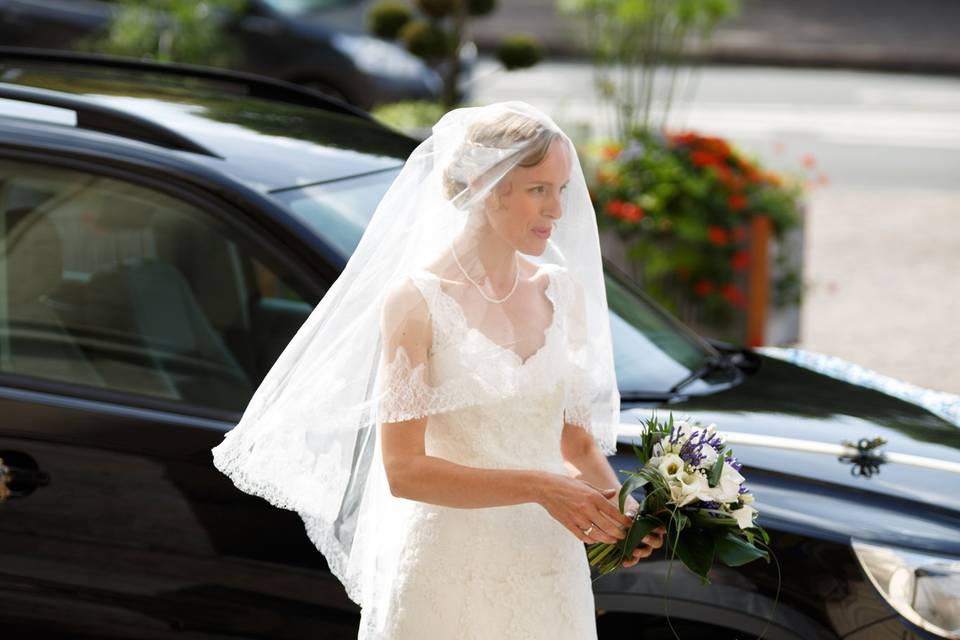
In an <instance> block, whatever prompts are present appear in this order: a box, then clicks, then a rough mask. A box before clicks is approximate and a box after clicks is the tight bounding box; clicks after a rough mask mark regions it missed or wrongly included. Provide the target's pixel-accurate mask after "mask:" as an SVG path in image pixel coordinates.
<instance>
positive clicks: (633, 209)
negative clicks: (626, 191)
mask: <svg viewBox="0 0 960 640" xmlns="http://www.w3.org/2000/svg"><path fill="white" fill-rule="evenodd" d="M620 215H621V216H623V219H624V220H627V221H629V222H640V221H641V220H643V216H644V211H643V209H642V208H641V207H639V206H637V205H635V204H634V203H632V202H625V203H623V207H622V208H621V209H620Z"/></svg>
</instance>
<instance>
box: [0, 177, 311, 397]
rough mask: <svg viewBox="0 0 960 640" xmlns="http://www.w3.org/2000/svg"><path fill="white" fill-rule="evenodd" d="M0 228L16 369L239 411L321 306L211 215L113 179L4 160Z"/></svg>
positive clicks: (3, 324) (1, 317) (11, 361)
mask: <svg viewBox="0 0 960 640" xmlns="http://www.w3.org/2000/svg"><path fill="white" fill-rule="evenodd" d="M0 236H2V239H3V246H4V247H5V250H4V252H3V253H2V255H0V371H3V372H4V373H8V374H17V375H22V376H31V377H39V378H43V379H47V380H55V381H58V382H67V383H74V384H78V385H84V386H91V387H100V388H108V389H111V390H114V391H122V392H127V393H131V394H140V395H144V396H151V397H155V398H164V399H168V400H172V401H177V402H183V403H190V404H195V405H201V406H206V407H210V408H215V409H222V410H230V411H240V410H242V409H243V407H244V406H246V403H247V402H248V401H249V397H250V395H251V394H252V392H253V389H255V388H256V385H257V384H259V381H260V380H261V379H262V378H263V375H265V373H266V371H267V370H268V369H269V367H270V365H271V364H272V363H273V361H274V360H275V359H276V357H277V356H278V355H279V353H280V351H281V350H282V348H283V346H284V345H285V344H286V343H287V342H289V339H290V338H291V337H292V336H293V334H294V333H295V332H296V330H297V329H298V328H299V326H300V325H301V324H302V323H303V321H304V320H305V319H306V317H307V316H308V315H309V313H310V311H311V310H312V308H313V304H314V303H315V301H312V300H305V299H303V298H302V297H301V296H300V295H298V294H297V287H296V286H295V284H294V281H293V280H292V279H291V278H289V277H288V276H287V275H286V274H284V273H282V272H280V271H278V270H277V269H276V268H274V267H271V266H268V264H269V262H268V261H267V260H265V259H262V258H261V257H260V256H256V257H254V256H253V255H252V253H253V252H252V250H251V249H250V248H249V247H248V245H247V243H245V242H241V241H240V240H239V239H238V238H234V237H233V236H234V234H233V233H232V232H231V231H230V229H229V228H226V227H225V226H224V225H223V223H221V222H219V221H218V220H217V219H215V218H214V217H213V216H211V215H209V214H208V213H207V212H206V211H203V210H201V209H199V208H197V207H195V206H193V205H191V204H188V203H185V202H182V201H180V200H177V199H174V198H171V197H169V196H167V195H164V194H161V193H158V192H154V191H151V190H148V189H144V188H142V187H139V186H137V185H133V184H129V183H126V182H123V181H119V180H115V179H111V178H107V177H102V176H97V175H92V174H87V173H83V172H78V171H72V170H65V169H59V168H52V167H45V166H40V165H36V164H31V163H21V162H13V161H6V160H0ZM300 290H303V288H302V287H300Z"/></svg>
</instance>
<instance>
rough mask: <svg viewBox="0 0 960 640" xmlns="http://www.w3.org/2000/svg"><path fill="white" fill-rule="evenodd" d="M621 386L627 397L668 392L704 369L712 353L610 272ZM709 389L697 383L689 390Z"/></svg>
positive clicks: (609, 297) (607, 277)
mask: <svg viewBox="0 0 960 640" xmlns="http://www.w3.org/2000/svg"><path fill="white" fill-rule="evenodd" d="M604 278H605V280H606V287H607V304H608V305H609V307H610V331H611V336H612V338H613V358H614V364H615V366H616V371H617V382H618V384H619V386H620V390H621V391H622V392H629V391H653V392H662V391H666V390H667V389H669V388H670V387H671V386H672V385H673V383H674V382H676V381H677V380H679V379H681V378H683V377H684V376H685V375H687V374H688V373H689V372H690V371H691V370H693V369H695V368H697V367H699V366H700V365H701V364H702V363H703V359H704V357H705V356H706V354H707V351H706V350H705V348H704V347H703V345H701V344H700V343H699V342H696V341H694V340H693V339H692V338H691V337H690V336H689V335H688V334H687V333H686V332H685V331H684V330H683V328H682V327H681V326H680V325H679V321H678V320H674V319H673V318H672V317H670V316H669V315H666V314H665V313H663V312H661V311H660V310H658V309H657V308H656V307H655V306H654V305H653V304H651V303H650V302H648V301H647V300H645V299H644V298H642V297H640V296H639V295H638V294H636V293H635V292H634V291H632V290H631V289H630V288H629V286H628V285H627V284H625V283H624V282H623V281H621V280H619V279H618V278H617V277H616V276H614V275H613V274H612V273H611V272H610V271H607V272H606V273H605V274H604ZM700 386H706V384H705V383H704V382H703V381H701V380H698V381H697V382H696V383H693V384H691V385H690V386H689V387H687V388H686V389H685V391H688V392H693V391H695V390H696V389H697V388H698V387H700Z"/></svg>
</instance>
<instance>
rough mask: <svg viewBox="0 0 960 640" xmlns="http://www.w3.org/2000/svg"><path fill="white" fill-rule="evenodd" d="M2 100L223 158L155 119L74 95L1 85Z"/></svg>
mask: <svg viewBox="0 0 960 640" xmlns="http://www.w3.org/2000/svg"><path fill="white" fill-rule="evenodd" d="M0 98H3V99H7V100H16V101H19V102H29V103H30V104H39V105H45V106H48V107H57V108H60V109H66V110H68V111H73V112H74V113H76V116H77V121H76V126H77V128H79V129H90V130H93V131H100V132H103V133H112V134H114V135H119V136H123V137H125V138H134V139H136V140H141V141H143V142H149V143H151V144H155V145H159V146H162V147H167V148H168V149H177V150H179V151H191V152H193V153H200V154H203V155H206V156H212V157H214V158H220V157H221V156H219V155H218V154H216V153H214V152H213V151H211V150H210V149H207V148H206V147H204V146H203V145H201V144H198V143H197V142H195V141H193V140H191V139H190V138H187V137H185V136H183V135H181V134H180V133H178V132H176V131H174V130H173V129H169V128H167V127H165V126H163V125H162V124H158V123H157V122H154V121H153V120H148V119H146V118H141V117H140V116H138V115H136V114H134V113H130V112H129V111H123V110H121V109H115V108H113V107H110V106H107V105H104V104H99V103H97V102H95V101H93V100H90V99H88V98H84V97H81V96H75V95H73V94H70V93H63V92H60V91H51V90H49V89H41V88H38V87H25V86H18V85H11V84H6V83H4V82H0Z"/></svg>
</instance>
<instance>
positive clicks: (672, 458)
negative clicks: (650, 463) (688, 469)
mask: <svg viewBox="0 0 960 640" xmlns="http://www.w3.org/2000/svg"><path fill="white" fill-rule="evenodd" d="M684 464H685V463H684V461H683V458H681V457H680V456H678V455H677V454H675V453H668V454H667V455H665V456H663V457H661V458H660V460H659V461H658V462H657V470H658V471H659V472H660V475H662V476H663V477H664V478H666V479H667V480H668V481H669V480H672V479H674V478H676V477H677V476H679V475H680V474H681V473H683V468H684Z"/></svg>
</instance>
